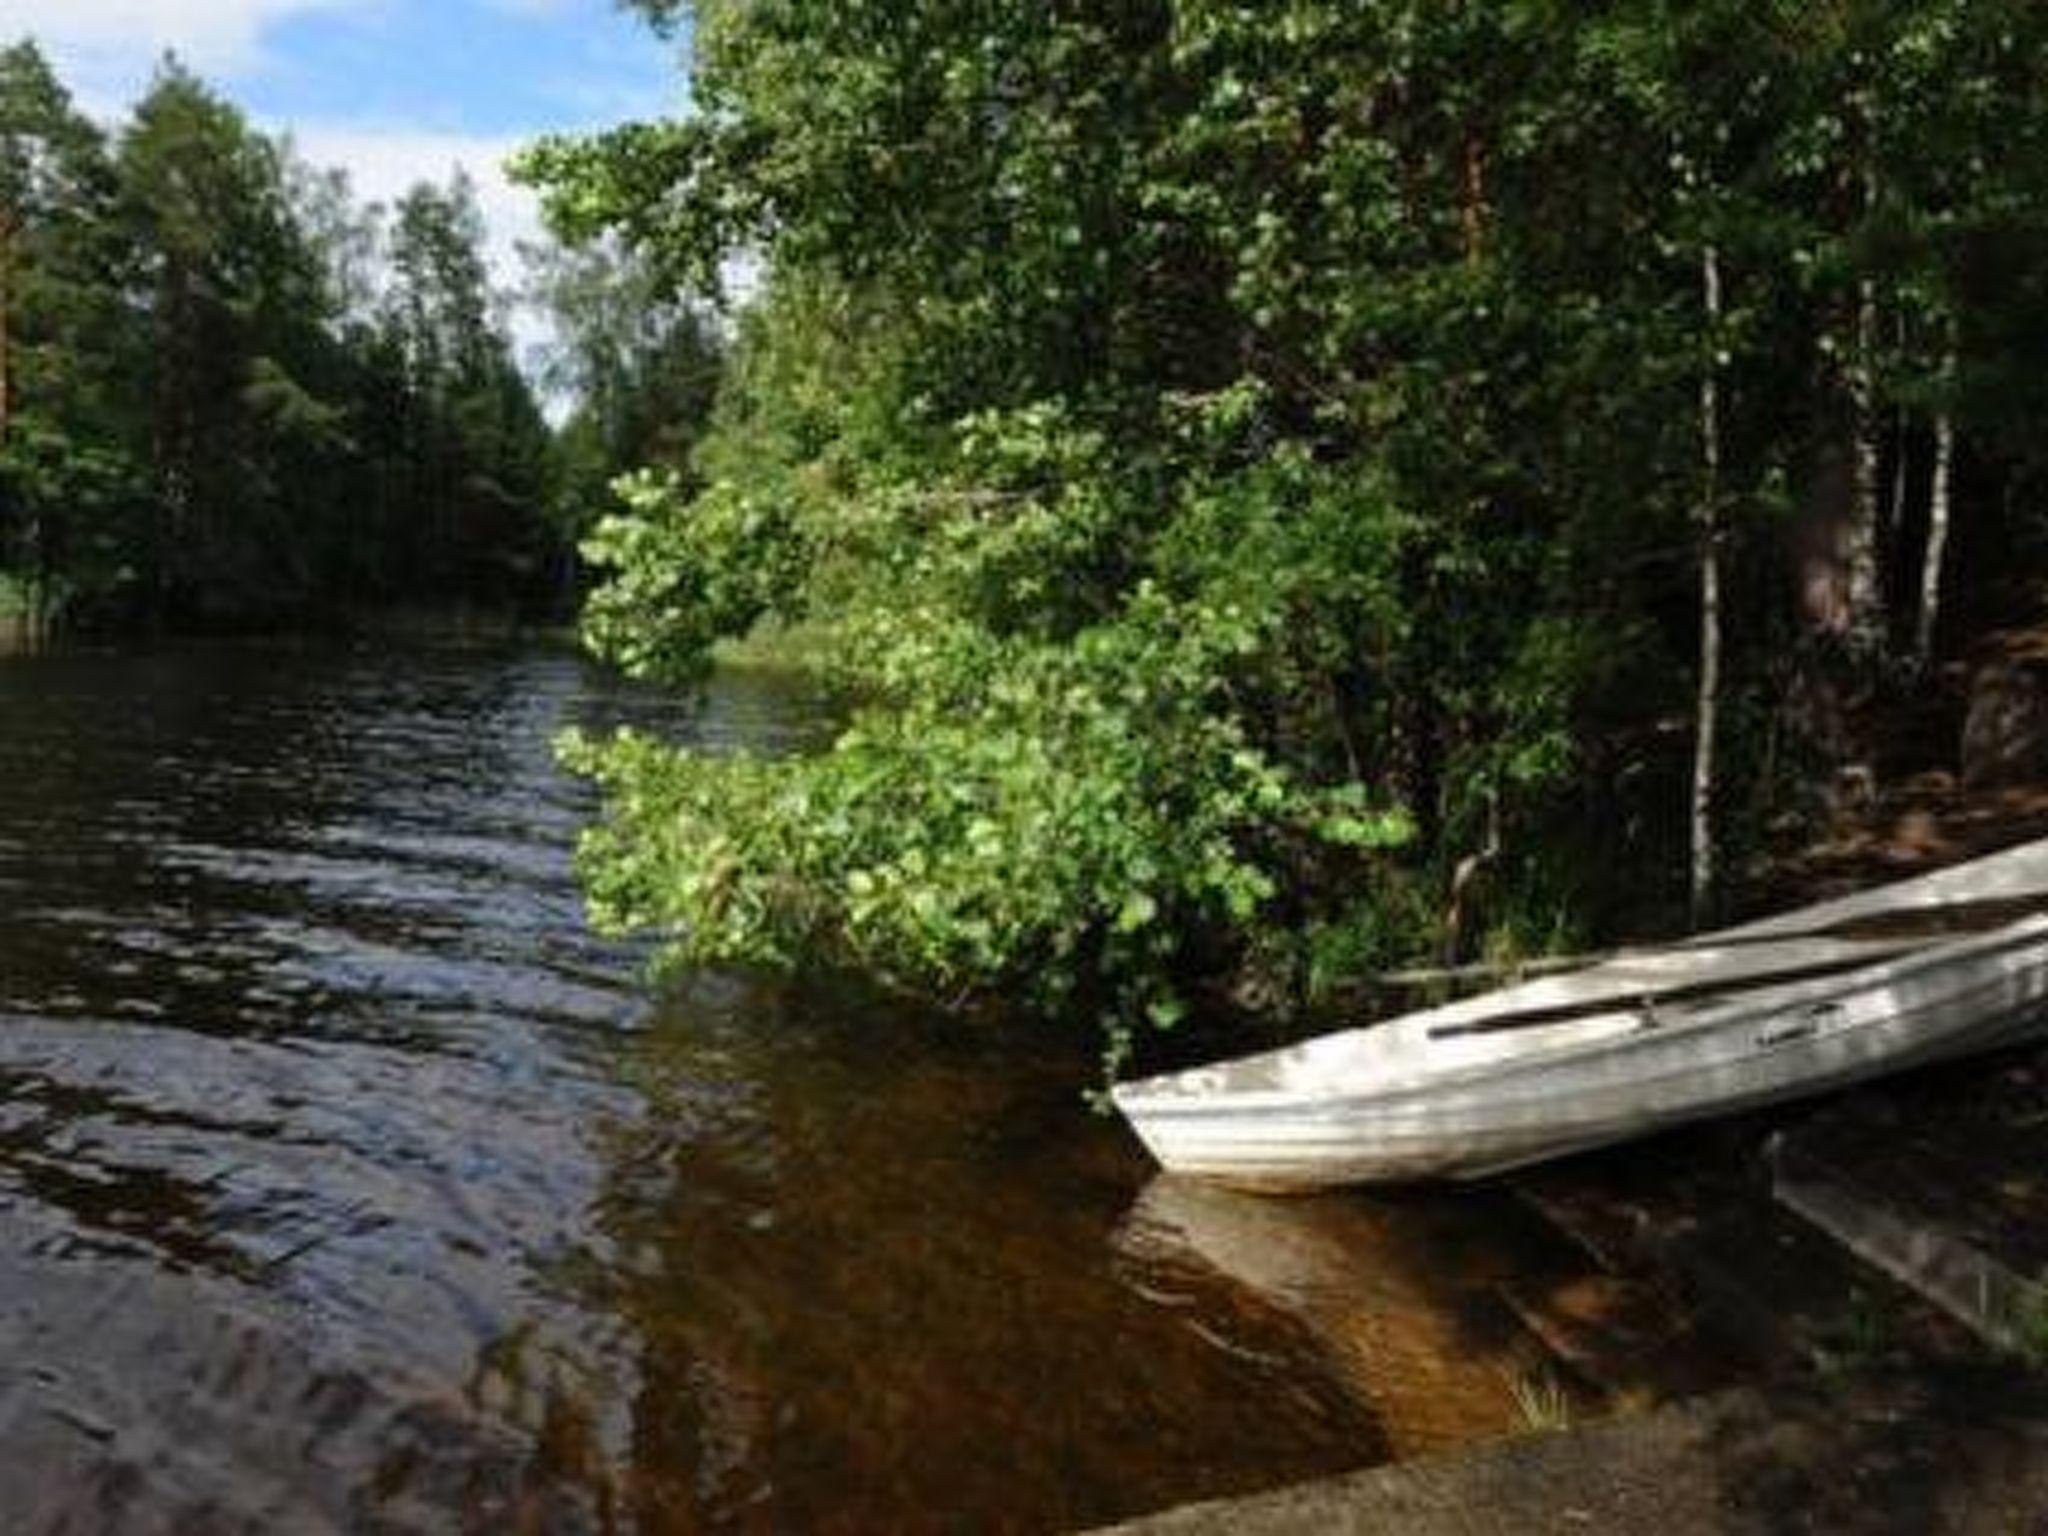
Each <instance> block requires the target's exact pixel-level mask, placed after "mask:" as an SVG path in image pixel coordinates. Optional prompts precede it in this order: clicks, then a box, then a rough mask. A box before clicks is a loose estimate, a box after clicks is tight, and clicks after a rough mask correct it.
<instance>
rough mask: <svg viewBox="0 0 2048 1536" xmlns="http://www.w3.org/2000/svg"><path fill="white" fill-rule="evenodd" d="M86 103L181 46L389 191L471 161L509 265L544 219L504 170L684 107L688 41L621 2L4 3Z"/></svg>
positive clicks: (14, 28) (122, 102)
mask: <svg viewBox="0 0 2048 1536" xmlns="http://www.w3.org/2000/svg"><path fill="white" fill-rule="evenodd" d="M23 35H27V36H32V37H34V38H35V39H36V40H37V41H38V42H39V43H41V44H42V46H43V48H44V50H45V52H47V53H48V54H49V55H50V58H51V60H52V61H53V62H54V63H55V64H56V66H57V69H58V71H59V73H60V74H62V75H63V77H64V79H65V81H66V83H68V84H69V85H70V86H71V87H72V89H73V91H74V93H75V94H76V95H77V96H78V98H79V100H80V101H81V103H82V104H83V105H84V106H85V107H86V108H87V109H88V110H89V111H92V112H94V113H95V114H97V115H100V116H103V117H112V116H114V115H117V114H118V113H119V112H120V111H121V110H122V109H123V108H125V107H126V106H127V105H128V104H129V103H130V102H131V101H132V100H133V99H134V97H135V95H136V94H137V93H138V92H139V91H140V89H141V88H142V86H143V85H144V84H145V83H146V82H147V80H148V78H149V75H150V72H151V69H152V68H153V67H154V64H155V61H156V59H157V58H158V57H159V56H160V55H161V54H162V52H163V51H164V50H165V49H167V48H168V49H175V50H176V51H177V52H178V53H179V54H180V55H181V56H182V57H183V58H184V59H185V61H186V62H187V63H188V64H190V65H191V66H192V67H193V68H194V69H195V70H197V71H198V72H199V73H200V74H201V75H202V76H204V77H205V78H206V79H207V80H209V81H211V82H212V83H213V84H214V85H215V86H217V87H218V88H219V89H220V90H221V91H222V92H223V93H224V94H225V95H227V96H228V97H229V98H230V99H232V100H234V101H235V102H237V103H238V104H240V105H241V106H242V107H243V108H244V109H245V110H246V111H248V113H249V114H250V116H251V117H252V118H253V119H255V120H256V121H257V122H258V123H259V124H261V125H262V126H263V127H265V128H267V129H271V130H289V131H290V133H291V134H292V136H293V138H294V139H295V140H296V141H297V143H298V145H299V148H300V150H301V152H302V153H303V154H304V155H305V157H306V158H307V159H309V160H312V161H314V162H316V163H318V164H322V165H342V166H345V167H346V168H347V169H348V170H349V171H350V172H351V174H352V175H353V176H354V178H355V180H356V185H357V189H358V191H359V192H360V193H361V195H363V196H364V197H365V198H376V199H385V200H388V199H390V198H392V197H395V196H397V195H398V194H399V193H400V192H402V191H404V190H405V188H406V187H408V186H410V185H411V184H412V182H414V181H415V180H418V179H421V178H427V179H431V180H437V181H438V180H444V179H446V177H447V176H448V174H449V172H450V171H451V170H452V169H453V168H454V167H456V166H458V165H459V166H462V167H463V168H464V169H466V170H468V171H469V173H470V175H471V176H472V177H473V178H474V179H475V180H476V182H477V186H478V190H479V193H480V196H481V199H482V202H483V205H484V212H485V214H486V216H487V218H489V220H490V222H491V226H492V236H493V246H494V252H495V255H496V257H497V260H498V262H499V266H500V271H501V274H502V275H503V276H504V277H505V278H506V279H507V280H510V279H511V278H512V277H513V276H514V275H515V272H514V269H513V266H512V263H511V258H510V252H511V247H512V243H513V242H514V241H515V240H517V239H521V238H530V237H531V236H532V234H533V233H534V232H535V229H536V222H535V215H534V210H533V204H532V200H531V199H530V198H529V197H528V196H527V195H526V194H525V193H524V192H522V191H521V190H520V189H517V188H514V187H512V186H510V185H509V184H508V183H507V182H506V181H505V179H504V177H503V175H502V172H501V170H500V164H501V162H502V160H503V158H504V156H505V155H506V154H508V153H509V152H510V151H511V150H512V149H514V148H516V147H517V146H518V145H519V144H520V143H522V142H524V141H525V140H527V139H530V138H532V137H534V136H535V135H538V134H542V133H547V132H553V131H560V130H575V129H579V128H595V127H602V126H605V125H607V124H610V123H616V122H621V121H624V120H626V119H628V118H633V117H647V116H653V115H665V114H668V113H672V112H674V111H676V110H678V109H679V107H680V104H681V101H682V92H683V85H682V80H683V75H682V68H681V61H680V58H679V53H678V47H677V45H676V44H675V43H673V42H667V41H664V40H662V39H661V38H658V37H656V36H655V35H654V34H653V33H652V32H651V31H650V30H649V29H648V28H647V27H646V25H645V24H644V23H643V22H641V21H640V20H639V19H638V18H637V17H635V16H631V15H627V14H623V13H621V12H620V11H619V10H618V9H617V7H616V6H615V5H614V4H613V3H612V0H0V39H5V40H9V41H11V40H13V39H15V38H18V37H21V36H23Z"/></svg>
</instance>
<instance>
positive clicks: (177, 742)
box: [0, 648, 1506, 1533]
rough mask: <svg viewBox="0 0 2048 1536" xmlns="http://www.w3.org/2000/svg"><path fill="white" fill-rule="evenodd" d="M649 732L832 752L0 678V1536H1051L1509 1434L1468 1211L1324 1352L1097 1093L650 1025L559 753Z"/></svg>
mask: <svg viewBox="0 0 2048 1536" xmlns="http://www.w3.org/2000/svg"><path fill="white" fill-rule="evenodd" d="M627 721H630V722H633V723H636V724H639V725H641V726H643V727H645V728H648V729H652V730H656V731H661V732H665V733H668V734H670V735H673V736H677V737H684V738H691V739H695V740H698V741H701V742H704V743H708V744H711V745H714V746H731V745H747V746H751V747H754V748H757V749H763V750H775V749H780V748H787V747H790V746H792V745H794V744H796V743H798V742H800V741H802V740H803V739H804V738H805V737H806V736H807V735H814V734H815V733H816V732H817V731H818V729H819V728H820V725H821V721H822V712H821V708H820V706H819V705H817V704H816V703H815V702H813V701H810V700H808V699H807V698H806V697H804V696H803V695H802V694H801V693H800V692H797V691H795V690H794V689H792V688H791V687H790V686H788V685H786V684H778V683H777V681H776V680H775V679H774V678H772V677H769V676H764V675H758V674H756V675H743V676H740V677H736V678H732V679H728V680H726V681H724V682H722V683H721V684H720V685H719V686H718V687H717V688H716V689H714V691H713V693H712V696H711V697H710V699H709V700H708V702H707V703H706V704H705V705H704V707H703V708H702V709H701V710H691V709H686V708H685V706H684V705H683V704H682V703H680V702H678V701H673V700H669V699H665V698H662V697H658V696H653V695H648V694H642V693H636V692H631V691H629V690H627V689H625V688H623V687H622V686H621V685H619V684H617V683H615V682H612V681H610V680H608V679H607V678H605V677H604V676H603V675H601V674H599V673H597V672H595V671H593V670H591V669H589V668H586V667H585V666H583V665H582V664H580V663H579V662H578V661H576V660H575V659H573V658H571V657H568V656H563V655H557V654H552V653H547V652H530V651H529V652H506V653H465V652H433V651H424V652H409V653H404V654H400V655H390V654H381V653H379V654H350V653H345V652H339V651H320V650H309V651H283V652H271V651H258V650H253V649H239V648H228V649H204V650H190V651H179V652H175V653H171V654H161V655H152V656H143V657H135V656H100V655H79V656H56V657H41V658H33V659H31V658H14V659H5V658H0V1528H4V1529H5V1530H6V1531H9V1532H17V1531H40V1530H68V1531H77V1532H81V1533H83V1532H99V1531H125V1530H135V1531H155V1530H190V1531H204V1532H209V1533H211V1532H216V1531H243V1530H246V1531H252V1532H255V1531H261V1532H280V1531H298V1530H423V1531H443V1530H460V1529H491V1530H503V1531H516V1530H543V1531H554V1530H564V1531H576V1530H583V1529H599V1530H602V1529H617V1530H638V1531H647V1532H666V1531H696V1530H723V1529H741V1530H857V1531H866V1530H873V1531H904V1530H921V1529H952V1530H963V1531H982V1530H994V1529H1021V1530H1052V1529H1061V1528H1070V1527H1074V1526H1077V1525H1082V1524H1086V1523H1090V1522H1094V1521H1100V1520H1105V1519H1109V1518H1112V1517H1115V1516H1118V1515H1124V1514H1130V1513H1136V1512H1140V1511H1144V1510H1148V1509H1155V1508H1159V1507H1162V1506H1165V1505H1167V1504H1171V1503H1175V1502H1178V1501H1182V1500H1186V1499H1191V1498H1198V1497H1204V1496H1212V1495H1217V1494H1222V1493H1227V1492H1231V1491H1236V1490H1240V1489H1245V1488H1252V1487H1261V1486H1267V1485H1271V1484H1274V1483H1278V1482H1280V1481H1282V1480H1284V1479H1287V1478H1291V1477H1296V1476H1303V1475H1308V1474H1311V1473H1317V1472H1323V1471H1331V1470H1337V1469H1341V1468H1348V1467H1353V1466H1357V1465H1361V1464H1364V1463H1368V1462H1372V1461H1374V1460H1379V1459H1384V1458H1385V1457H1386V1456H1388V1455H1390V1454H1394V1453H1396V1452H1400V1451H1405V1450H1407V1449H1411V1448H1428V1447H1429V1446H1430V1445H1431V1444H1434V1443H1441V1442H1442V1441H1444V1440H1448V1439H1452V1438H1456V1437H1457V1436H1458V1435H1459V1434H1463V1433H1468V1432H1471V1431H1472V1430H1473V1429H1474V1428H1475V1427H1476V1428H1478V1429H1481V1430H1483V1429H1484V1428H1486V1427H1487V1426H1488V1424H1489V1422H1490V1421H1491V1419H1492V1418H1497V1417H1498V1416H1499V1415H1500V1414H1501V1413H1502V1412H1503V1411H1504V1410H1503V1409H1502V1406H1501V1405H1502V1403H1503V1402H1504V1401H1505V1385H1506V1366H1505V1364H1504V1363H1503V1362H1504V1360H1505V1356H1504V1355H1503V1354H1502V1346H1501V1343H1500V1341H1499V1340H1498V1339H1495V1338H1492V1337H1490V1336H1488V1334H1487V1333H1486V1330H1485V1329H1484V1328H1483V1327H1480V1326H1478V1325H1477V1324H1475V1323H1474V1321H1473V1319H1474V1317H1475V1316H1478V1315H1480V1314H1479V1312H1478V1311H1477V1310H1476V1309H1475V1308H1474V1307H1473V1306H1472V1305H1470V1300H1471V1296H1472V1295H1474V1294H1477V1292H1478V1291H1479V1290H1481V1289H1483V1288H1484V1286H1485V1285H1486V1284H1487V1283H1488V1280H1489V1274H1490V1269H1489V1266H1495V1267H1497V1266H1498V1264H1499V1263H1500V1262H1501V1257H1500V1255H1499V1254H1498V1253H1496V1252H1494V1251H1493V1250H1491V1249H1489V1248H1488V1247H1486V1246H1485V1244H1484V1243H1480V1244H1478V1245H1476V1246H1475V1245H1474V1241H1473V1238H1472V1232H1471V1229H1472V1225H1473V1222H1474V1220H1475V1218H1473V1217H1471V1216H1470V1215H1469V1214H1468V1213H1466V1212H1465V1211H1464V1208H1463V1207H1460V1208H1458V1214H1455V1215H1453V1214H1451V1213H1450V1212H1449V1211H1448V1210H1447V1209H1445V1208H1442V1207H1439V1206H1428V1205H1425V1206H1411V1207H1389V1208H1386V1209H1375V1208H1368V1207H1363V1206H1357V1205H1352V1206H1347V1207H1346V1208H1345V1209H1344V1210H1343V1212H1342V1221H1343V1222H1344V1223H1345V1224H1346V1236H1345V1239H1344V1242H1345V1244H1346V1250H1345V1251H1346V1254H1347V1255H1348V1257H1347V1258H1346V1259H1345V1260H1344V1262H1345V1263H1349V1264H1351V1265H1353V1267H1354V1272H1355V1270H1356V1266H1357V1262H1358V1255H1359V1253H1360V1252H1361V1245H1363V1247H1364V1249H1365V1250H1367V1251H1369V1250H1371V1248H1372V1245H1374V1244H1383V1245H1384V1248H1385V1253H1384V1257H1383V1259H1381V1260H1374V1261H1372V1262H1370V1263H1368V1264H1367V1265H1366V1271H1367V1272H1368V1273H1369V1274H1370V1275H1371V1276H1373V1277H1374V1278H1373V1279H1372V1281H1371V1283H1370V1285H1368V1286H1367V1287H1365V1288H1364V1292H1363V1293H1361V1294H1346V1295H1345V1296H1344V1297H1342V1298H1341V1299H1342V1301H1343V1308H1342V1311H1343V1315H1344V1317H1345V1318H1347V1319H1350V1320H1352V1322H1353V1323H1355V1324H1357V1326H1356V1327H1354V1328H1353V1329H1352V1332H1353V1334H1354V1336H1353V1337H1352V1338H1350V1339H1349V1340H1348V1341H1346V1340H1339V1341H1338V1343H1337V1347H1335V1348H1334V1349H1333V1347H1332V1343H1331V1340H1330V1338H1329V1337H1328V1336H1327V1335H1326V1334H1323V1335H1319V1334H1318V1333H1317V1331H1316V1329H1315V1328H1314V1327H1313V1326H1310V1324H1312V1323H1313V1322H1314V1320H1315V1316H1316V1310H1315V1308H1314V1307H1313V1306H1311V1307H1310V1308H1309V1309H1308V1310H1307V1311H1306V1312H1304V1311H1302V1310H1301V1309H1300V1308H1294V1309H1291V1310H1290V1309H1289V1308H1288V1307H1287V1306H1284V1305H1276V1304H1274V1302H1273V1299H1272V1295H1273V1289H1274V1287H1276V1286H1277V1287H1279V1288H1280V1290H1281V1291H1283V1292H1284V1291H1286V1290H1287V1289H1288V1288H1290V1287H1292V1288H1293V1289H1294V1290H1295V1291H1297V1292H1306V1293H1313V1292H1314V1291H1315V1289H1316V1287H1317V1286H1318V1285H1319V1284H1322V1283H1323V1282H1322V1281H1321V1280H1320V1279H1319V1278H1318V1277H1319V1275H1320V1274H1321V1273H1323V1271H1324V1269H1326V1267H1327V1266H1326V1265H1325V1264H1324V1259H1323V1257H1322V1256H1320V1250H1318V1249H1317V1248H1316V1245H1315V1243H1316V1240H1307V1239H1304V1240H1302V1241H1301V1242H1296V1241H1295V1239H1294V1238H1291V1237H1290V1236H1288V1235H1287V1233H1280V1234H1279V1235H1276V1233H1275V1231H1274V1230H1273V1229H1272V1222H1273V1220H1274V1218H1273V1217H1271V1216H1270V1215H1268V1214H1255V1211H1257V1212H1263V1211H1264V1210H1265V1208H1263V1207H1257V1208H1255V1207H1249V1206H1245V1207H1240V1206H1233V1205H1232V1204H1230V1202H1229V1201H1228V1199H1227V1198H1225V1199H1223V1200H1222V1202H1221V1203H1220V1204H1219V1203H1218V1202H1217V1201H1216V1200H1215V1199H1212V1198H1210V1197H1207V1196H1206V1195H1205V1196H1201V1197H1193V1196H1177V1195H1176V1194H1175V1192H1174V1191H1173V1190H1172V1189H1171V1188H1170V1187H1165V1186H1153V1187H1149V1188H1148V1178H1149V1172H1148V1170H1147V1168H1146V1167H1145V1165H1144V1163H1143V1161H1142V1159H1141V1157H1140V1155H1139V1154H1138V1152H1137V1151H1136V1150H1135V1149H1134V1147H1133V1146H1132V1145H1131V1143H1130V1142H1129V1141H1128V1140H1127V1139H1126V1138H1125V1136H1124V1135H1123V1134H1122V1133H1121V1131H1120V1130H1119V1129H1118V1128H1117V1127H1116V1126H1115V1125H1113V1124H1110V1123H1107V1122H1104V1121H1100V1120H1098V1119H1096V1118H1094V1117H1092V1116H1091V1115H1089V1114H1088V1113H1087V1111H1086V1110H1085V1109H1084V1108H1083V1107H1082V1105H1081V1104H1080V1102H1079V1099H1078V1088H1079V1087H1080V1086H1081V1085H1082V1084H1083V1083H1085V1081H1086V1063H1085V1062H1080V1061H1076V1060H1075V1059H1074V1058H1072V1057H1070V1056H1065V1055H1062V1054H1060V1053H1058V1052H1054V1051H1048V1052H1046V1053H1044V1054H1035V1053H1033V1052H1032V1051H1031V1050H1029V1049H1027V1048H1025V1047H1023V1046H1021V1045H1020V1044H1019V1043H1018V1042H1016V1041H1015V1040H1014V1039H1013V1040H1009V1041H1003V1042H997V1041H986V1040H978V1039H974V1038H961V1037H960V1034H959V1032H958V1031H957V1030H955V1031H953V1032H947V1031H944V1030H941V1029H937V1028H935V1027H933V1026H932V1025H931V1024H929V1023H928V1022H922V1021H919V1020H917V1019H914V1018H909V1017H905V1016H904V1015H903V1014H902V1013H901V1012H900V1011H899V1010H895V1009H892V1008H891V1007H889V1006H886V1005H881V1004H878V1003H877V1002H875V1001H874V1000H872V999H868V998H863V997H861V996H860V995H859V994H858V993H857V992H855V991H854V990H853V989H851V988H847V987H843V986H832V985H827V984H824V983H813V984H810V985H808V986H802V987H797V986H781V987H775V986H769V985H766V984H763V983H760V982H751V981H747V980H743V979H739V978H732V977H711V978H704V979H700V980H697V981H694V982H691V983H688V984H686V985H682V986H679V987H674V988H671V989H668V990H667V991H665V992H664V993H662V994H661V995H659V996H656V995H654V994H652V993H651V992H650V991H649V990H648V989H647V988H646V987H645V986H644V985H643V984H642V982H641V979H640V965H641V960H642V956H641V954H640V953H639V952H638V951H636V950H634V949H632V948H630V947H628V946H623V945H619V944H614V943H610V942H607V941H603V940H600V939H598V938H595V937H593V936H592V935H591V934H590V933H588V932H587V931H586V929H585V927H584V926H583V921H582V913H581V907H580V903H579V900H578V896H577V893H576V890H575V887H574V885H573V883H572V880H571V876H570V871H569V849H570V845H571V843H572V840H573V838H574V835H575V833H576V830H577V828H578V826H579V825H580V824H581V823H582V822H583V820H584V819H585V818H586V817H587V816H588V815H589V813H590V810H591V806H590V803H589V799H588V797H587V795H586V793H585V791H584V790H583V789H582V787H581V786H579V785H577V784H575V783H573V782H571V781H569V780H567V779H565V778H564V777H563V776H561V775H560V774H559V773H558V772H557V771H556V770H555V768H554V767H553V766H552V763H551V759H550V755H549V748H548V742H549V738H550V737H551V736H552V734H553V733H554V732H555V731H556V730H558V729H559V728H560V727H562V726H564V725H566V724H569V723H572V722H576V723H583V724H586V725H605V724H611V723H618V722H627ZM1303 1209H1304V1210H1306V1209H1307V1208H1303ZM1303 1219H1304V1220H1306V1219H1307V1218H1306V1217H1304V1218H1303ZM1306 1230H1308V1229H1307V1228H1305V1227H1291V1228H1289V1229H1288V1231H1289V1232H1299V1231H1306ZM1354 1279H1355V1273H1354ZM1346 1285H1347V1286H1352V1282H1346ZM1352 1288H1353V1289H1355V1286H1354V1287H1352ZM1322 1308H1323V1313H1324V1314H1325V1315H1327V1314H1328V1313H1329V1312H1330V1311H1331V1298H1330V1297H1327V1296H1326V1297H1324V1299H1323V1304H1322ZM1304 1317H1307V1318H1308V1319H1309V1323H1307V1324H1305V1323H1304V1321H1303V1319H1304ZM1360 1351H1363V1355H1364V1358H1365V1362H1366V1363H1365V1364H1364V1365H1363V1366H1362V1367H1360V1366H1358V1365H1357V1361H1356V1360H1355V1359H1354V1360H1353V1361H1352V1362H1351V1366H1352V1367H1353V1368H1347V1364H1346V1358H1345V1357H1346V1355H1347V1353H1349V1354H1351V1355H1354V1356H1355V1355H1357V1354H1358V1353H1359V1352H1360ZM1376 1360H1377V1361H1383V1362H1385V1371H1384V1377H1383V1379H1379V1380H1377V1381H1372V1382H1369V1383H1368V1389H1366V1390H1361V1386H1360V1381H1361V1377H1362V1376H1363V1377H1365V1378H1370V1377H1372V1375H1373V1372H1374V1371H1375V1369H1376V1368H1377V1367H1376V1366H1375V1365H1374V1363H1373V1362H1374V1361H1376ZM1432 1416H1434V1417H1432ZM1438 1420H1441V1421H1442V1422H1441V1425H1439V1426H1437V1427H1432V1426H1433V1425H1437V1421H1438Z"/></svg>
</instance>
